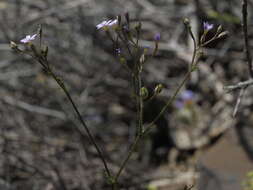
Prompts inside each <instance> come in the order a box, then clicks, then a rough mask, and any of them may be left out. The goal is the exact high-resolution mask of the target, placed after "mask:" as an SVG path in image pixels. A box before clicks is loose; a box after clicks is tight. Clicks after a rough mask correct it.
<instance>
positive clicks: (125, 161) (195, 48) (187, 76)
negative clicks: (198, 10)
mask: <svg viewBox="0 0 253 190" xmlns="http://www.w3.org/2000/svg"><path fill="white" fill-rule="evenodd" d="M188 30H189V32H190V35H191V37H192V39H193V42H194V52H193V56H192V60H191V64H190V65H191V69H189V70H188V72H187V73H186V75H185V77H184V79H183V81H182V82H181V83H180V85H179V86H178V88H177V89H176V91H175V92H174V94H173V96H172V97H171V98H170V99H169V100H168V101H167V103H166V105H165V106H164V107H163V108H162V110H161V111H160V113H159V114H158V115H157V116H156V118H155V119H154V120H153V121H152V122H151V123H150V124H149V125H148V126H147V127H146V129H145V130H144V131H142V132H141V133H138V135H137V137H136V138H135V140H134V142H133V144H132V145H131V147H130V149H129V152H128V154H127V156H126V158H125V160H124V161H123V163H122V165H121V166H120V168H119V171H118V172H117V173H116V175H115V178H114V179H115V182H116V183H117V182H118V178H119V176H120V174H121V173H122V171H123V169H124V168H125V166H126V164H127V162H128V160H129V159H130V158H131V156H132V154H133V152H134V150H135V149H136V147H137V145H138V144H139V141H140V140H141V139H142V137H143V136H145V135H146V134H147V133H148V132H149V131H150V129H152V128H153V126H154V124H155V122H156V121H157V120H158V119H159V118H160V117H161V116H162V114H163V113H164V112H165V111H166V110H167V108H168V107H169V106H170V105H171V103H172V102H173V101H174V100H175V98H176V96H177V95H178V93H179V92H180V90H181V88H182V87H183V86H184V84H185V83H186V81H187V80H188V79H189V78H190V76H191V73H192V72H193V68H192V66H196V65H197V60H196V57H197V50H198V48H197V43H196V40H195V38H194V35H193V33H192V31H191V28H188ZM142 108H143V105H142ZM139 119H140V117H139ZM142 127H143V126H142Z"/></svg>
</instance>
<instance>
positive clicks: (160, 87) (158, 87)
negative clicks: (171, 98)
mask: <svg viewBox="0 0 253 190" xmlns="http://www.w3.org/2000/svg"><path fill="white" fill-rule="evenodd" d="M163 88H164V87H163V85H162V84H158V85H157V86H156V87H155V94H160V93H161V92H162V90H163Z"/></svg>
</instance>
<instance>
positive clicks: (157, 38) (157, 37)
mask: <svg viewBox="0 0 253 190" xmlns="http://www.w3.org/2000/svg"><path fill="white" fill-rule="evenodd" d="M154 39H155V41H159V40H160V39H161V34H160V33H156V34H155V35H154Z"/></svg>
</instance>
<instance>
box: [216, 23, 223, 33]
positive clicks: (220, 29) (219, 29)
mask: <svg viewBox="0 0 253 190" xmlns="http://www.w3.org/2000/svg"><path fill="white" fill-rule="evenodd" d="M221 31H222V26H221V25H219V27H218V29H217V33H220V32H221Z"/></svg>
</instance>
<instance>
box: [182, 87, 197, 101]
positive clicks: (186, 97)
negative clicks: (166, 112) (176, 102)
mask: <svg viewBox="0 0 253 190" xmlns="http://www.w3.org/2000/svg"><path fill="white" fill-rule="evenodd" d="M193 97H194V93H193V92H192V91H191V90H185V91H184V92H183V93H182V94H181V96H180V98H181V99H182V100H183V101H189V100H192V99H193Z"/></svg>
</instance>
